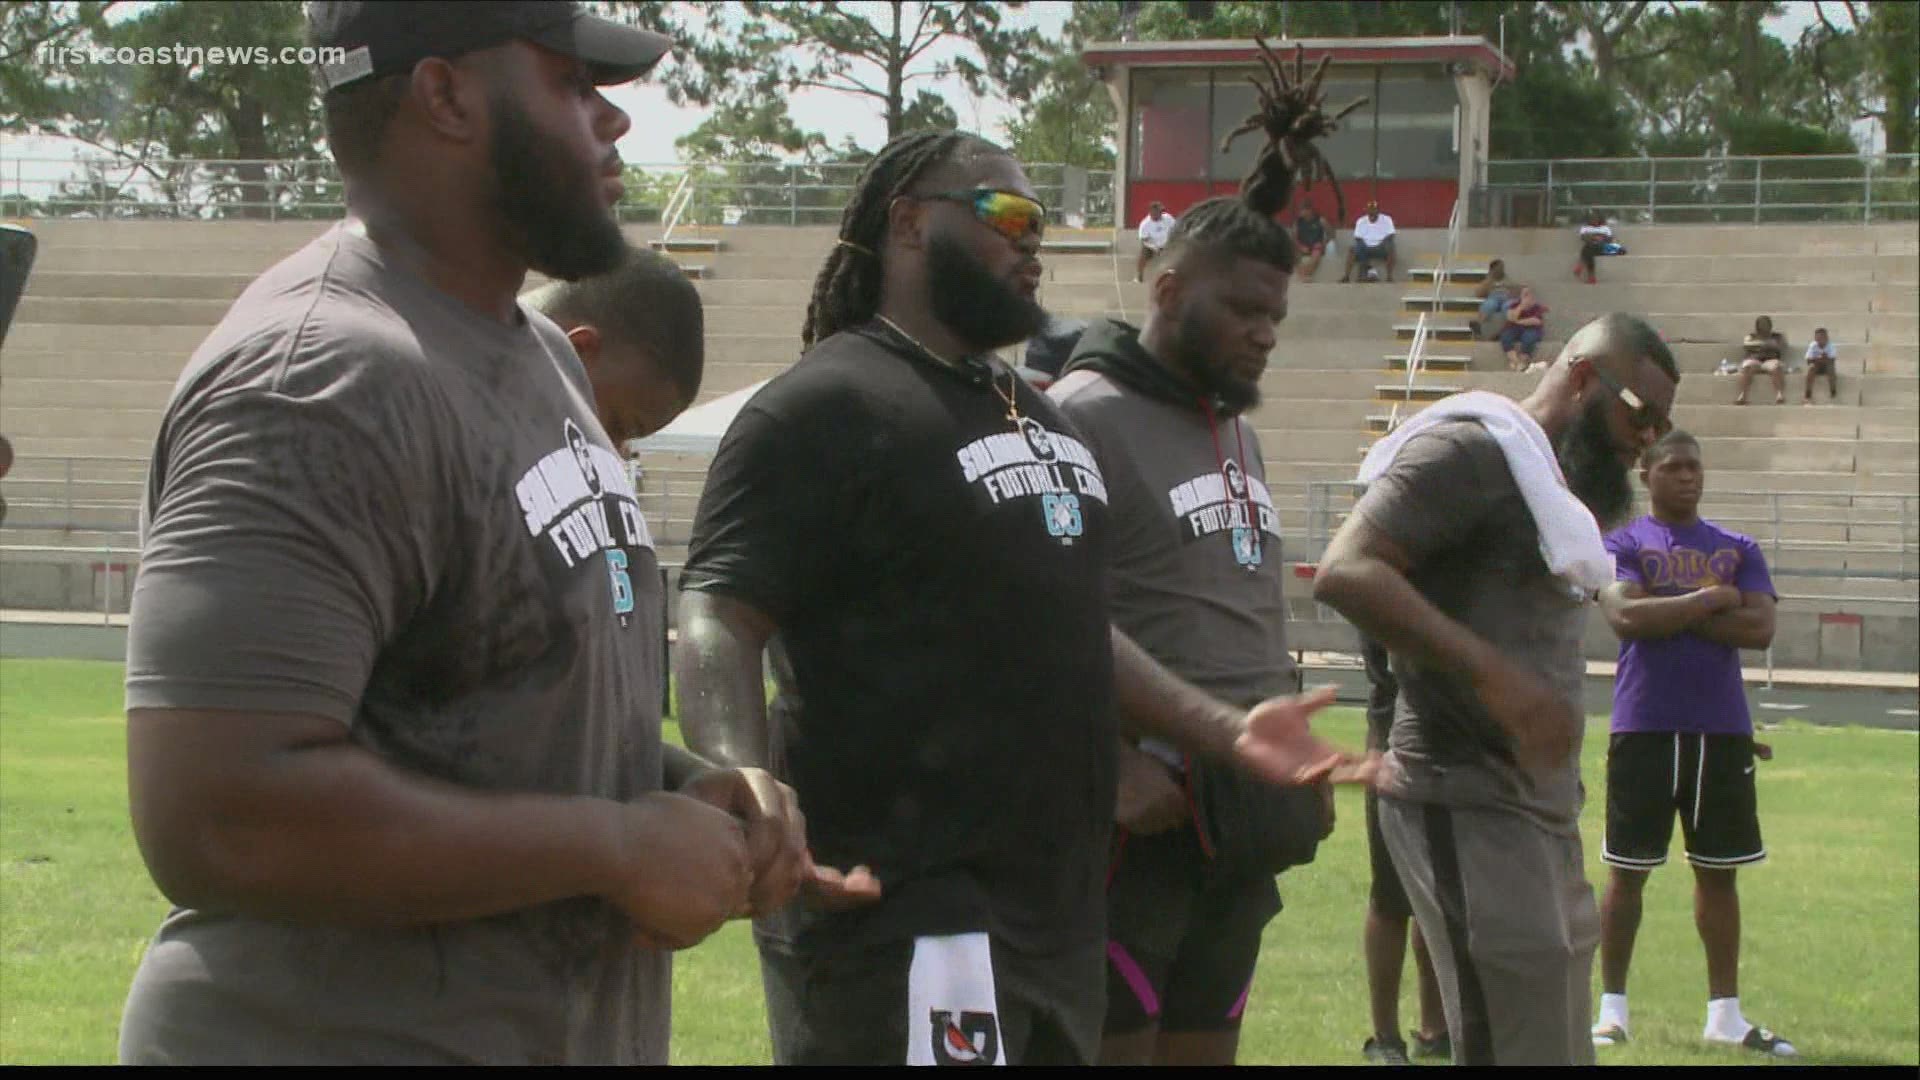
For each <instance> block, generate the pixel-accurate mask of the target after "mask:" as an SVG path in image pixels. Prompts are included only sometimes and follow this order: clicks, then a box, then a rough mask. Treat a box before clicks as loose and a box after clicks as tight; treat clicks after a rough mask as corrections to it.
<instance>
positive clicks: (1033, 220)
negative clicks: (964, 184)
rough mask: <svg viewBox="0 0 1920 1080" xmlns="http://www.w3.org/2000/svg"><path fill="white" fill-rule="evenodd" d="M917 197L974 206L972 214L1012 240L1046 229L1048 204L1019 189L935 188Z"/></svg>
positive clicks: (1038, 233) (1037, 233)
mask: <svg viewBox="0 0 1920 1080" xmlns="http://www.w3.org/2000/svg"><path fill="white" fill-rule="evenodd" d="M915 198H920V199H938V200H940V201H942V202H955V203H961V204H963V205H965V206H971V207H973V216H975V217H977V218H979V219H980V220H981V221H983V222H985V223H986V225H987V227H988V228H990V229H992V230H993V231H995V232H997V233H999V234H1000V235H1002V236H1004V237H1006V238H1007V239H1009V240H1014V241H1019V240H1023V239H1025V238H1026V235H1027V234H1028V233H1032V234H1033V235H1035V236H1041V235H1044V234H1045V233H1046V231H1047V208H1046V207H1045V206H1043V205H1041V204H1040V203H1039V202H1036V201H1035V200H1033V199H1029V198H1027V197H1026V196H1025V195H1022V194H1020V193H1019V192H1017V191H1000V190H998V189H997V188H975V189H974V190H972V191H935V192H931V193H929V194H926V195H918V196H915Z"/></svg>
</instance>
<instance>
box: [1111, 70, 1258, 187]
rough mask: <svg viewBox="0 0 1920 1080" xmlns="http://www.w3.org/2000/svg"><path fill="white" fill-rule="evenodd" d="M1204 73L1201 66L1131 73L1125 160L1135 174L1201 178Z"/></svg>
mask: <svg viewBox="0 0 1920 1080" xmlns="http://www.w3.org/2000/svg"><path fill="white" fill-rule="evenodd" d="M1209 74H1210V73H1209V72H1208V71H1206V70H1205V69H1199V70H1176V71H1142V72H1137V73H1135V75H1134V76H1133V131H1132V133H1131V134H1132V139H1131V140H1130V141H1131V143H1132V154H1131V157H1132V159H1133V160H1132V162H1131V163H1130V164H1131V166H1132V170H1133V176H1134V177H1135V178H1136V179H1141V180H1205V179H1206V178H1207V162H1208V159H1209V155H1208V147H1207V131H1208V130H1209V127H1208V124H1207V98H1208V90H1209V88H1210V78H1209ZM1248 89H1252V88H1251V87H1249V88H1248Z"/></svg>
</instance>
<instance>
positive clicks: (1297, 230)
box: [1293, 203, 1328, 281]
mask: <svg viewBox="0 0 1920 1080" xmlns="http://www.w3.org/2000/svg"><path fill="white" fill-rule="evenodd" d="M1293 236H1294V239H1295V240H1296V241H1297V242H1298V244H1299V252H1298V253H1299V257H1300V265H1299V266H1298V267H1296V268H1295V269H1294V273H1296V274H1298V275H1299V276H1300V280H1302V281H1312V280H1313V272H1314V271H1315V270H1318V269H1320V260H1321V259H1323V258H1325V257H1326V255H1327V240H1328V236H1327V220H1326V219H1325V218H1323V217H1321V216H1320V211H1319V210H1317V209H1315V208H1314V205H1313V204H1312V203H1308V204H1306V205H1305V206H1302V207H1301V208H1300V217H1299V218H1298V219H1297V220H1295V221H1294V223H1293Z"/></svg>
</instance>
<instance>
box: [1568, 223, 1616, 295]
mask: <svg viewBox="0 0 1920 1080" xmlns="http://www.w3.org/2000/svg"><path fill="white" fill-rule="evenodd" d="M1612 245H1613V228H1612V227H1611V226H1609V225H1608V224H1607V218H1606V215H1604V214H1602V213H1601V212H1600V211H1598V210H1594V211H1592V212H1590V213H1589V214H1587V223H1586V224H1585V225H1582V226H1580V261H1579V262H1577V263H1574V264H1573V276H1574V277H1576V278H1580V277H1582V275H1583V274H1584V275H1585V276H1584V279H1583V280H1585V281H1586V283H1587V284H1589V285H1592V284H1593V283H1595V282H1596V281H1598V280H1599V278H1598V277H1597V276H1595V274H1594V272H1593V262H1594V257H1595V256H1596V255H1605V254H1608V252H1607V248H1608V247H1610V246H1612Z"/></svg>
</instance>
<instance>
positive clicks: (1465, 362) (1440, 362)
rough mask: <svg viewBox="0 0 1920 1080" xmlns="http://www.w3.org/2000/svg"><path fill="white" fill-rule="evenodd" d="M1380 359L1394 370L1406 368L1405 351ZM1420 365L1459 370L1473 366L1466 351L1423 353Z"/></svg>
mask: <svg viewBox="0 0 1920 1080" xmlns="http://www.w3.org/2000/svg"><path fill="white" fill-rule="evenodd" d="M1381 361H1382V362H1383V363H1385V364H1386V366H1387V367H1389V368H1391V369H1393V370H1395V371H1405V370H1406V369H1407V354H1405V353H1387V354H1386V355H1385V356H1383V357H1381ZM1420 367H1421V369H1422V370H1424V371H1449V372H1461V371H1466V370H1467V369H1469V368H1471V367H1473V357H1472V356H1471V355H1468V354H1466V353H1438V354H1435V353H1425V354H1423V355H1422V356H1421V357H1420Z"/></svg>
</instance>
